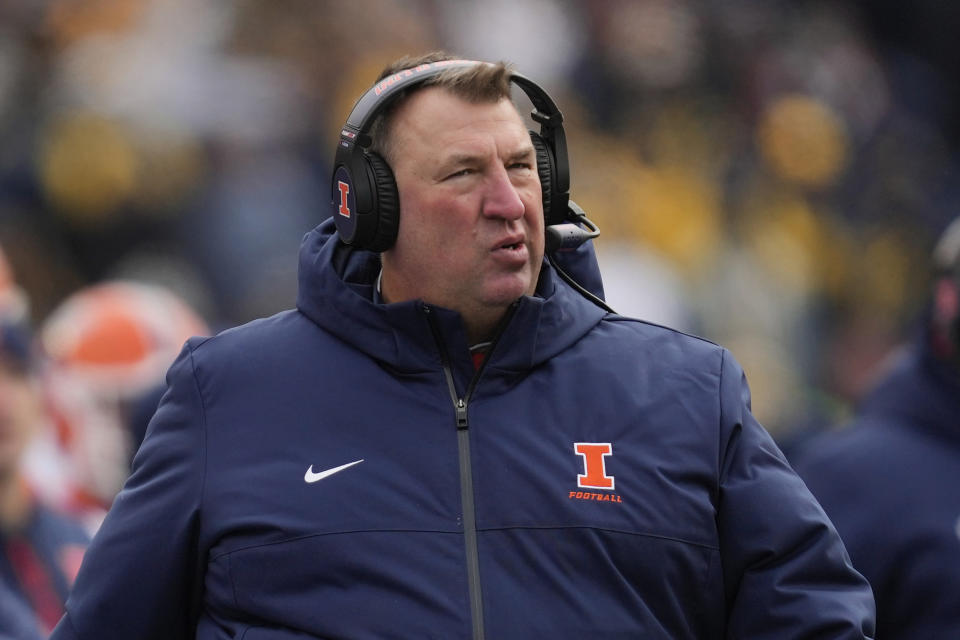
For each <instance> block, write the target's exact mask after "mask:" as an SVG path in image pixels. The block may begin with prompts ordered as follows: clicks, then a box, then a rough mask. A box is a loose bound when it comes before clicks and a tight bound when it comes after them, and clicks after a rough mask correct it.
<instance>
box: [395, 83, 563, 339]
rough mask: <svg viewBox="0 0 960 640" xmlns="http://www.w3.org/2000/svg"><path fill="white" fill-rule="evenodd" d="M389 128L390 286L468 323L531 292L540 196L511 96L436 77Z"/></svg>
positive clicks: (539, 254)
mask: <svg viewBox="0 0 960 640" xmlns="http://www.w3.org/2000/svg"><path fill="white" fill-rule="evenodd" d="M390 135H391V147H390V149H391V152H390V156H391V157H390V159H389V160H390V164H391V166H392V168H393V172H394V175H395V177H396V182H397V191H398V194H399V196H400V228H399V233H398V236H397V242H396V244H395V245H394V247H393V248H392V249H391V250H389V251H387V252H385V253H384V255H383V265H384V267H383V268H384V270H383V287H384V295H385V296H386V297H387V298H388V299H389V300H390V301H399V300H406V299H413V298H421V299H423V300H425V301H427V302H430V303H433V304H436V305H440V306H443V307H447V308H450V309H454V310H457V311H460V312H461V314H462V315H464V317H465V318H466V319H467V320H468V323H469V320H470V319H471V318H472V317H478V318H481V319H482V318H485V317H488V316H489V317H492V316H496V317H499V316H500V315H502V313H503V311H504V310H505V309H506V308H507V307H508V306H509V305H510V304H511V303H512V302H513V301H514V300H516V299H517V298H519V297H520V296H522V295H524V294H532V293H533V291H534V288H535V287H536V284H537V277H538V276H539V272H540V264H541V260H542V259H543V244H544V229H543V204H542V196H541V191H540V179H539V176H538V174H537V162H536V153H535V151H534V148H533V145H532V144H531V142H530V135H529V133H528V131H527V128H526V126H525V125H524V122H523V119H522V118H521V117H520V114H519V113H518V112H517V110H516V108H515V107H514V106H513V104H512V103H511V102H510V101H509V100H508V99H506V98H504V99H502V100H500V101H499V102H483V103H470V102H467V101H464V100H462V99H460V98H458V97H456V96H454V95H453V94H451V93H449V92H448V91H446V90H444V89H441V88H437V87H430V88H427V89H423V90H421V91H419V92H417V93H415V94H414V95H413V96H411V97H410V98H409V99H408V100H407V101H406V102H405V103H404V104H403V105H402V106H400V108H399V109H398V111H397V113H396V114H395V116H394V119H393V122H392V125H391V128H390Z"/></svg>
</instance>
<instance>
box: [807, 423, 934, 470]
mask: <svg viewBox="0 0 960 640" xmlns="http://www.w3.org/2000/svg"><path fill="white" fill-rule="evenodd" d="M917 444H918V441H917V439H916V437H915V436H914V435H913V434H910V433H909V432H907V431H905V430H903V429H901V428H896V427H895V426H893V425H891V424H889V423H888V422H887V421H885V420H882V419H877V418H876V417H857V418H855V419H853V420H851V421H849V422H848V423H845V424H843V425H840V426H837V427H833V428H831V429H828V430H826V431H823V432H821V433H818V434H816V435H814V436H811V437H810V438H809V439H808V440H806V441H804V442H803V443H801V444H799V445H797V447H796V449H795V451H794V452H793V453H791V456H790V461H791V463H792V464H793V466H794V467H795V468H796V469H797V471H798V472H800V473H801V475H804V476H814V475H820V476H822V475H824V474H827V475H831V476H843V475H845V476H849V477H850V478H860V477H864V474H865V473H870V474H871V475H873V474H872V472H873V471H875V470H877V469H879V468H887V469H892V468H893V467H895V466H897V465H898V464H899V463H900V461H901V460H902V459H904V458H905V457H906V454H907V452H909V451H911V450H912V449H914V448H915V447H916V446H917Z"/></svg>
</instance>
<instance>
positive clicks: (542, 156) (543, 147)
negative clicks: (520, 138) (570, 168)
mask: <svg viewBox="0 0 960 640" xmlns="http://www.w3.org/2000/svg"><path fill="white" fill-rule="evenodd" d="M530 141H531V142H532V143H533V148H534V150H535V151H536V154H537V173H538V174H539V175H540V189H541V190H542V191H543V216H544V218H545V219H546V222H547V224H554V223H555V222H557V221H555V220H553V218H554V216H553V215H552V213H553V212H552V211H551V210H550V207H551V206H552V204H553V153H551V151H550V147H549V146H548V145H547V143H546V141H545V140H544V139H543V138H542V137H541V136H540V134H539V133H537V132H536V131H531V132H530Z"/></svg>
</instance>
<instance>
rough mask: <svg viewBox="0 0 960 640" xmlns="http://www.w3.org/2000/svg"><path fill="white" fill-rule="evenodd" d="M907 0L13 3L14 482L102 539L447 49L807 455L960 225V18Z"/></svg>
mask: <svg viewBox="0 0 960 640" xmlns="http://www.w3.org/2000/svg"><path fill="white" fill-rule="evenodd" d="M909 5H910V6H909V8H907V7H906V6H905V5H904V4H903V3H894V2H892V1H886V0H884V1H878V2H866V1H863V2H854V1H849V2H840V1H837V2H799V1H787V0H595V1H590V2H587V1H586V0H583V1H576V0H484V1H482V2H481V1H476V2H471V1H467V0H459V1H446V0H359V1H356V2H334V1H331V0H288V1H284V2H269V1H267V0H236V1H234V2H210V1H207V0H0V140H2V144H0V248H2V251H3V256H0V257H2V258H3V259H2V260H0V314H2V318H0V325H2V326H3V327H7V326H10V327H14V328H16V330H11V331H9V332H7V331H6V330H4V333H3V341H2V342H0V347H2V349H0V351H3V352H4V353H5V354H8V355H7V356H4V359H3V363H4V370H6V369H8V368H9V369H10V372H12V373H11V376H12V379H13V381H14V384H13V387H11V388H14V387H15V390H14V391H12V392H10V393H8V392H7V391H4V393H3V398H4V405H3V408H2V409H3V416H2V420H0V453H2V454H3V455H2V456H0V458H2V459H0V466H3V468H2V469H0V473H2V474H4V476H5V477H6V475H9V474H8V473H7V471H6V470H7V469H9V467H10V465H11V464H13V463H12V462H11V461H12V460H14V461H16V464H21V465H22V466H23V467H24V468H25V470H26V471H25V478H26V480H27V485H28V486H29V491H30V492H32V493H31V495H34V494H35V495H36V496H39V497H41V498H43V499H45V500H47V501H49V502H50V503H54V504H56V505H58V506H60V507H63V508H64V509H65V510H66V511H69V512H71V513H74V514H75V515H76V516H77V518H78V520H79V521H80V522H81V523H82V524H83V526H84V527H85V529H86V530H87V531H88V532H90V533H92V532H93V531H95V530H96V528H97V526H98V523H99V518H100V517H102V514H103V510H104V509H105V508H106V507H107V506H108V505H109V503H110V501H111V500H112V497H113V495H114V494H115V492H116V491H117V489H118V488H119V486H120V483H122V481H123V479H124V477H125V473H126V470H127V466H128V464H129V459H130V456H131V455H132V453H133V451H134V450H135V448H136V446H137V443H138V442H139V439H140V438H141V437H142V433H143V429H144V428H145V425H146V421H147V419H148V417H149V415H150V413H151V412H152V409H153V407H155V405H156V401H157V398H158V395H157V394H158V393H159V392H160V390H161V389H162V378H163V372H164V371H165V369H166V366H167V365H168V364H169V363H170V362H171V361H172V360H173V357H174V356H175V354H176V352H177V351H178V350H179V347H180V344H181V343H182V342H183V340H184V339H185V338H186V337H187V336H189V335H195V334H204V333H209V332H213V331H217V330H219V329H222V328H225V327H228V326H231V325H234V324H237V323H241V322H245V321H247V320H251V319H253V318H255V317H259V316H264V315H269V314H272V313H274V312H276V311H279V310H281V309H284V308H288V307H290V306H292V305H293V302H294V296H295V288H296V275H295V274H296V264H297V262H296V254H297V249H298V245H299V242H300V239H301V237H302V236H303V234H304V233H305V232H306V231H308V230H309V229H311V228H312V227H313V226H315V225H316V224H317V223H318V222H320V221H321V220H322V219H323V218H325V217H327V216H328V215H329V171H330V163H331V161H332V159H333V152H334V148H335V147H334V145H335V140H336V136H337V135H338V133H339V131H340V125H341V123H342V121H343V119H344V118H345V116H346V114H347V113H348V112H349V110H350V108H351V106H352V104H353V100H354V99H355V98H356V97H357V96H358V95H359V94H360V93H361V92H362V91H363V90H365V89H366V88H367V87H368V86H369V85H370V84H371V83H372V82H373V80H374V79H375V77H376V75H377V73H378V72H379V70H380V68H381V67H382V66H383V65H384V64H386V63H387V62H388V61H390V60H392V59H394V58H395V57H398V56H400V55H403V54H407V53H421V52H425V51H428V50H432V49H446V50H448V51H451V52H455V53H459V54H462V55H463V56H465V57H476V58H482V59H488V60H500V59H504V60H508V61H511V62H514V63H515V65H516V67H517V69H518V70H519V71H521V72H522V73H524V74H525V75H527V76H529V77H531V78H532V79H534V80H535V81H536V82H538V83H539V84H540V85H541V86H543V87H544V88H545V89H547V91H548V92H550V94H551V95H552V96H553V97H554V99H555V100H556V102H557V103H558V104H559V105H560V107H561V109H562V110H563V112H564V116H565V124H566V130H567V139H568V142H569V145H570V152H571V165H572V167H571V168H572V190H571V195H572V198H573V199H574V200H575V201H576V202H577V203H578V204H580V205H581V206H582V207H583V208H584V209H585V210H586V211H587V213H588V215H589V216H590V217H591V218H592V219H593V220H594V221H595V222H597V223H598V225H599V226H600V229H601V231H602V235H601V237H600V239H599V240H598V241H597V243H596V247H597V251H598V254H599V257H600V262H601V267H602V269H603V271H604V277H605V286H606V292H607V298H608V302H610V304H611V305H612V306H613V307H614V308H616V309H617V310H618V311H620V312H621V313H624V314H627V315H633V316H637V317H641V318H644V319H648V320H650V321H653V322H658V323H663V324H667V325H671V326H674V327H677V328H680V329H682V330H686V331H689V332H693V333H696V334H698V335H702V336H704V337H706V338H708V339H711V340H714V341H716V342H720V343H722V344H724V345H725V346H728V347H730V348H731V349H732V350H733V352H734V353H735V354H736V355H737V357H738V359H739V360H740V361H741V362H742V363H743V365H744V368H745V370H746V372H747V376H748V378H749V380H750V383H751V385H752V387H753V391H754V409H755V412H756V413H757V414H758V416H759V417H760V419H761V421H762V422H763V423H764V424H765V425H766V426H767V427H768V429H770V431H771V432H772V433H773V434H774V436H775V437H776V438H777V439H778V440H779V441H780V442H781V443H782V444H784V446H788V445H789V444H790V443H791V442H792V441H793V440H794V439H796V438H798V437H800V436H801V434H804V433H806V431H807V430H810V429H813V430H816V429H818V428H822V427H824V426H827V425H830V424H835V423H837V422H838V421H839V420H841V419H842V418H843V416H844V415H845V414H846V413H847V412H848V411H849V410H850V407H851V406H852V403H854V402H855V401H856V400H857V399H858V398H859V397H860V396H861V395H862V394H863V392H864V390H865V389H866V387H867V385H868V384H869V383H870V381H871V380H872V378H873V376H874V375H875V374H876V372H877V371H878V370H879V369H880V367H881V365H882V363H883V362H884V361H885V360H886V359H887V358H888V357H889V356H890V355H891V354H892V353H893V352H894V351H895V350H896V349H897V347H898V346H899V345H900V343H901V341H902V340H903V338H904V337H905V336H906V335H907V334H908V332H909V329H910V326H911V324H912V323H913V322H914V321H915V320H916V318H917V316H918V314H919V313H920V311H921V306H922V304H923V302H924V299H925V295H926V289H925V287H924V284H925V283H926V281H927V277H928V275H929V274H928V271H927V264H928V256H929V252H930V249H931V247H932V243H933V241H934V239H935V238H936V237H937V235H938V234H939V233H940V231H941V230H942V229H943V228H944V227H945V226H946V224H947V222H948V221H949V219H950V218H951V217H952V216H955V215H956V214H957V213H958V212H960V166H958V143H960V89H958V87H960V83H958V82H957V80H958V78H957V77H956V76H957V70H956V64H955V63H956V60H958V59H960V45H958V41H960V40H958V39H957V38H955V36H954V33H955V31H956V27H958V26H960V10H958V9H956V8H953V7H952V6H951V3H943V2H935V1H933V0H930V1H920V2H915V3H909ZM9 354H13V355H14V356H15V357H12V356H9ZM5 375H6V374H5ZM23 381H27V384H26V386H24V385H23ZM34 396H36V398H35V399H36V400H37V401H36V402H35V401H34V399H31V398H34ZM11 398H21V399H22V402H21V401H20V400H11ZM17 402H20V404H19V405H17ZM16 406H21V407H22V408H23V410H22V411H20V410H18V409H15V408H11V407H16ZM40 408H42V410H40ZM17 424H25V425H27V426H26V427H25V428H24V429H23V430H22V433H21V432H20V431H18V430H17V428H16V427H15V425H17ZM11 425H14V426H11ZM28 436H29V437H28ZM28 440H29V442H28ZM11 491H12V490H11ZM14 493H15V492H14ZM17 495H19V494H17ZM0 507H2V505H0ZM71 540H73V538H70V539H69V540H67V542H68V543H69V544H68V546H67V547H66V548H68V550H69V548H72V547H70V546H69V545H72V544H74V542H70V541H71ZM65 544H66V543H65ZM58 557H59V556H58ZM64 558H66V559H67V560H69V557H68V556H63V557H62V558H61V560H63V561H64V562H66V564H63V566H62V567H61V568H63V576H65V577H63V578H62V579H63V580H66V581H69V577H70V576H69V574H70V573H71V571H72V569H71V567H74V565H75V564H76V563H75V562H73V561H72V560H70V561H69V562H68V561H67V560H64ZM58 562H59V561H58ZM61 564H62V563H61ZM0 600H2V594H0ZM51 617H53V614H51ZM0 633H2V630H0Z"/></svg>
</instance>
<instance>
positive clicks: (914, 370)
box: [794, 340, 960, 640]
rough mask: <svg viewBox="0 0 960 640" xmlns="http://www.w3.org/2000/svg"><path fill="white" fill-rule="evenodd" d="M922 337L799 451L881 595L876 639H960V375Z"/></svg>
mask: <svg viewBox="0 0 960 640" xmlns="http://www.w3.org/2000/svg"><path fill="white" fill-rule="evenodd" d="M925 345H926V342H925V340H918V342H917V343H916V344H914V345H913V346H912V347H911V349H910V350H909V351H908V352H907V353H906V354H905V355H904V356H903V357H902V358H901V359H900V360H899V362H898V363H897V364H896V366H895V367H894V368H893V370H892V371H891V372H890V373H889V374H888V375H886V376H885V378H884V379H883V380H882V381H880V382H879V384H878V386H877V387H876V388H875V389H874V390H873V391H872V392H871V394H870V395H869V396H868V397H867V398H866V400H865V402H864V403H863V405H862V407H861V408H860V410H859V412H858V416H857V417H856V419H855V420H854V421H853V423H852V424H850V425H848V426H846V427H845V428H843V429H840V430H838V431H836V432H828V433H826V434H824V435H821V436H818V437H817V438H815V439H813V440H812V441H811V442H809V443H808V444H806V445H805V446H804V447H802V448H800V449H799V450H798V452H797V453H796V454H794V462H795V463H796V468H797V471H798V472H799V473H800V474H801V475H802V476H803V477H804V478H805V479H806V481H807V484H808V485H809V486H810V489H811V490H812V491H813V493H814V494H815V495H816V496H817V497H818V498H819V499H820V501H821V503H822V504H823V506H824V508H825V509H826V511H827V513H828V514H830V517H831V519H832V520H833V521H834V522H835V523H836V526H837V529H838V530H839V531H840V534H841V537H842V538H843V540H844V542H845V543H846V546H847V549H849V551H850V556H851V558H852V559H853V563H854V566H856V567H857V569H859V570H860V571H861V572H862V573H863V574H864V575H865V576H866V577H867V578H868V579H869V580H870V583H871V585H873V589H874V592H875V595H876V602H877V638H882V639H883V640H913V639H915V638H960V375H958V372H957V371H956V370H954V369H951V368H950V367H949V366H948V365H946V364H945V363H943V362H940V361H937V360H936V359H935V358H934V357H933V355H932V354H931V353H930V351H929V350H928V349H927V348H926V346H925Z"/></svg>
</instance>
